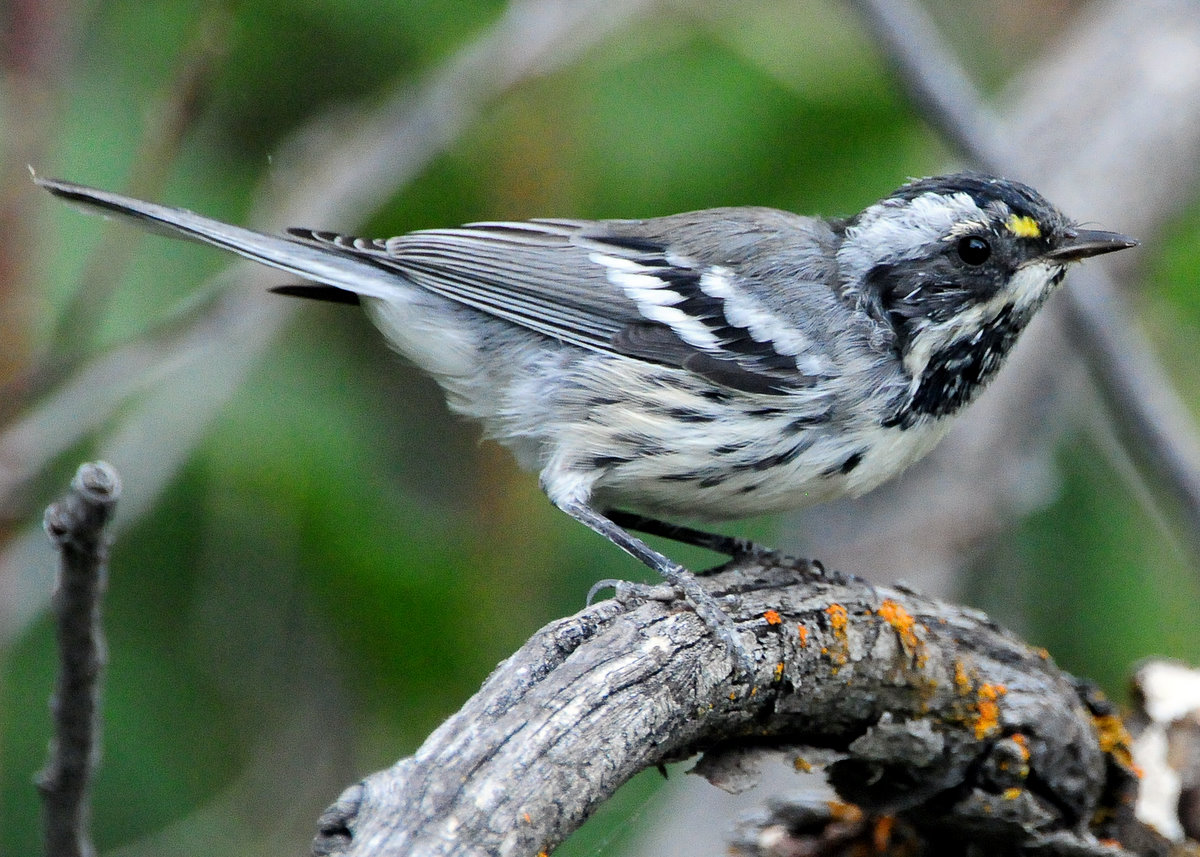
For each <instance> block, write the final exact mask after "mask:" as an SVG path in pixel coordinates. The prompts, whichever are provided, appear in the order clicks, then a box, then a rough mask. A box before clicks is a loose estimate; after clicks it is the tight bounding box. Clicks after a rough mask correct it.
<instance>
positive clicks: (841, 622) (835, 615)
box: [825, 604, 850, 636]
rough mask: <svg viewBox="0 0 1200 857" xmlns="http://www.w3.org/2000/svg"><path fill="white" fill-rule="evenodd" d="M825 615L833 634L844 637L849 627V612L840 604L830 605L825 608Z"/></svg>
mask: <svg viewBox="0 0 1200 857" xmlns="http://www.w3.org/2000/svg"><path fill="white" fill-rule="evenodd" d="M825 614H826V615H827V616H828V617H829V627H830V628H832V629H833V633H834V634H835V635H836V634H841V635H843V636H844V635H845V633H846V628H847V627H848V626H849V625H850V611H848V610H847V609H846V608H845V607H843V606H842V605H841V604H830V605H829V606H828V607H826V608H825Z"/></svg>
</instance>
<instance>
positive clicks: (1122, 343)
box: [851, 0, 1200, 555]
mask: <svg viewBox="0 0 1200 857" xmlns="http://www.w3.org/2000/svg"><path fill="white" fill-rule="evenodd" d="M851 5H853V6H854V7H855V8H856V9H858V10H859V12H860V13H861V14H862V16H863V18H864V20H865V21H866V22H867V23H868V25H869V26H870V28H871V30H872V32H873V34H874V37H875V40H876V42H877V43H878V44H879V46H880V47H881V48H882V49H883V50H884V52H885V53H886V55H887V56H888V59H889V60H890V65H891V67H892V68H893V70H894V71H895V72H896V74H897V77H898V78H899V80H900V81H901V83H902V84H903V86H904V87H905V89H906V90H907V91H908V93H909V95H910V97H911V98H912V100H913V101H914V102H915V103H916V105H917V106H918V107H919V108H920V109H921V111H922V115H923V116H924V117H925V118H926V120H927V121H929V122H930V123H931V124H933V125H934V126H935V128H937V130H938V131H939V132H940V133H941V135H942V136H943V137H944V138H945V139H946V140H947V141H948V142H950V143H951V144H952V145H953V146H955V147H956V148H957V149H958V150H959V151H960V152H962V153H963V154H964V155H965V156H966V157H968V158H969V159H970V160H972V161H974V162H975V163H976V164H978V165H980V166H981V167H983V168H985V169H988V170H991V171H993V172H997V173H1000V174H1008V175H1025V174H1028V172H1029V171H1030V170H1031V169H1032V170H1033V171H1034V172H1037V167H1038V166H1039V165H1038V164H1037V163H1036V162H1035V163H1033V164H1030V163H1027V162H1025V161H1024V160H1023V159H1022V158H1021V157H1020V156H1019V155H1018V152H1017V150H1016V149H1014V148H1013V147H1012V146H1010V145H1008V144H1007V143H1008V141H1010V140H1012V139H1013V135H1012V133H1011V130H1010V129H1006V128H1004V127H1003V125H1002V124H1001V123H1000V121H999V120H998V119H997V117H996V116H995V115H994V114H993V113H992V112H991V111H990V110H988V108H987V107H985V106H984V102H983V99H982V98H981V97H980V95H979V93H978V92H977V91H976V90H975V89H974V87H973V86H972V84H971V83H970V81H969V79H968V77H967V75H966V73H965V72H964V71H963V70H962V68H961V67H960V66H959V65H958V63H957V61H956V60H955V59H954V58H953V57H952V56H951V55H950V53H949V52H948V51H947V50H946V49H945V41H944V40H943V39H941V38H940V36H939V35H938V34H937V31H936V27H935V25H934V24H933V22H932V21H931V20H930V19H929V17H928V16H927V15H926V14H925V12H924V10H923V9H922V8H921V7H920V5H919V4H917V3H915V2H911V0H851ZM1140 17H1142V18H1143V19H1144V18H1145V11H1144V10H1142V13H1141V15H1140ZM1172 85H1173V86H1177V82H1173V84H1172ZM1141 98H1142V99H1143V100H1152V99H1151V98H1149V97H1148V96H1147V95H1145V94H1143V95H1142V96H1141ZM1063 154H1064V155H1065V154H1067V153H1063ZM1032 178H1033V179H1034V180H1035V181H1036V183H1037V184H1038V185H1039V186H1040V187H1045V188H1047V192H1049V193H1051V194H1052V195H1053V196H1054V198H1055V199H1061V198H1062V197H1063V196H1064V195H1065V191H1064V194H1062V195H1060V194H1058V193H1056V192H1055V191H1054V188H1055V185H1056V184H1057V182H1056V181H1055V178H1056V177H1055V176H1054V175H1053V174H1048V175H1042V176H1039V175H1035V176H1032ZM1072 280H1073V281H1074V283H1075V286H1074V287H1073V288H1070V289H1068V290H1067V291H1066V298H1067V300H1066V307H1067V310H1068V314H1067V316H1068V321H1069V323H1070V326H1071V329H1072V332H1073V333H1074V337H1073V339H1074V341H1075V343H1076V344H1077V345H1078V346H1079V348H1080V351H1081V352H1082V354H1083V356H1084V357H1085V358H1086V360H1087V363H1088V366H1089V368H1090V369H1091V371H1092V374H1093V376H1094V378H1095V379H1096V380H1097V382H1098V383H1099V386H1100V388H1101V390H1102V392H1103V393H1104V395H1105V397H1106V398H1107V399H1108V400H1109V402H1110V403H1111V405H1112V407H1111V414H1112V416H1113V418H1114V420H1115V422H1116V425H1117V427H1118V431H1119V433H1120V435H1121V436H1122V438H1123V440H1124V442H1125V445H1126V446H1127V448H1128V449H1129V451H1130V453H1131V454H1132V456H1133V458H1134V460H1136V461H1138V462H1139V463H1140V464H1141V466H1142V467H1144V468H1145V469H1147V470H1148V471H1150V472H1151V473H1153V474H1154V475H1155V476H1156V477H1157V478H1156V480H1155V481H1156V482H1157V483H1158V484H1161V485H1163V486H1164V488H1165V491H1166V493H1167V494H1168V495H1170V497H1171V499H1172V500H1173V501H1174V502H1175V503H1176V504H1177V505H1178V506H1179V508H1180V509H1181V510H1182V512H1183V514H1184V516H1185V520H1186V525H1187V526H1186V531H1185V536H1186V540H1187V542H1188V543H1189V544H1190V545H1191V547H1192V550H1193V551H1194V552H1195V554H1196V555H1200V431H1197V428H1196V426H1195V423H1194V421H1193V420H1192V418H1191V416H1190V414H1189V411H1188V409H1187V407H1186V406H1185V405H1184V403H1183V401H1182V400H1181V399H1180V397H1179V396H1178V394H1177V393H1176V392H1175V390H1174V386H1173V384H1172V383H1171V380H1170V378H1169V377H1168V376H1167V374H1166V372H1164V371H1163V369H1162V367H1161V366H1160V365H1159V363H1158V360H1157V359H1156V357H1155V355H1154V349H1153V347H1152V346H1151V344H1150V342H1149V340H1148V339H1147V338H1146V337H1145V336H1144V335H1143V334H1142V333H1141V331H1140V329H1139V328H1138V327H1137V325H1136V323H1135V322H1134V321H1133V319H1134V318H1135V315H1136V314H1135V313H1134V312H1133V310H1132V308H1131V307H1130V306H1129V305H1128V303H1127V302H1126V301H1125V300H1124V298H1123V297H1122V295H1121V293H1120V292H1119V291H1118V290H1117V288H1116V287H1115V285H1114V283H1113V281H1112V279H1111V277H1109V276H1108V275H1107V273H1106V270H1105V269H1104V268H1103V267H1102V266H1090V267H1088V268H1083V269H1080V270H1078V271H1076V272H1074V273H1073V274H1072Z"/></svg>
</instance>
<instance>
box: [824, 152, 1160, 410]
mask: <svg viewBox="0 0 1200 857" xmlns="http://www.w3.org/2000/svg"><path fill="white" fill-rule="evenodd" d="M1136 244H1137V242H1136V241H1134V240H1133V239H1131V238H1128V237H1127V236H1125V235H1121V234H1119V233H1116V232H1101V231H1097V230H1090V229H1081V228H1079V227H1078V226H1077V225H1076V224H1075V223H1073V222H1072V221H1071V220H1069V219H1068V218H1067V217H1066V216H1065V215H1063V214H1062V212H1060V211H1059V210H1058V209H1057V208H1055V207H1054V206H1053V205H1051V204H1050V203H1049V202H1048V201H1047V200H1046V199H1045V198H1044V197H1043V196H1042V195H1041V194H1039V193H1038V192H1037V191H1035V190H1034V189H1033V188H1031V187H1028V186H1027V185H1024V184H1021V183H1020V182H1015V181H1010V180H1007V179H1000V178H995V177H992V176H987V175H983V174H979V173H956V174H953V175H946V176H936V177H933V178H926V179H921V180H919V181H914V182H911V183H909V184H907V185H905V186H903V187H901V188H900V189H899V190H897V191H896V192H895V193H893V194H892V195H891V196H888V197H886V198H885V199H882V200H880V201H879V202H877V203H875V204H874V205H872V206H870V207H868V208H867V209H866V210H864V211H863V212H862V213H861V214H859V215H858V216H856V217H854V218H852V219H851V220H850V221H848V222H847V224H846V230H845V238H844V240H843V242H842V245H841V247H840V249H839V251H838V265H839V269H840V276H841V282H842V288H843V291H844V293H845V294H846V296H847V297H848V298H850V299H852V300H854V301H856V302H857V303H858V304H859V305H860V306H862V307H864V308H865V309H866V310H867V311H868V312H870V313H871V314H872V315H873V316H875V317H876V318H877V319H878V320H879V321H881V322H883V323H884V324H886V325H888V326H889V327H890V328H891V329H892V330H893V331H894V334H895V340H894V341H895V344H896V348H897V349H898V351H899V354H900V357H901V359H902V361H903V363H904V368H905V370H906V372H907V374H908V375H909V376H910V377H911V378H912V379H913V383H912V391H911V392H912V396H913V402H912V404H913V405H914V406H915V407H917V408H918V409H923V412H924V413H929V414H931V415H933V416H941V415H942V414H944V413H951V412H953V411H954V410H957V409H958V408H959V407H961V406H962V405H963V404H965V403H966V402H967V401H969V399H970V397H971V395H972V394H973V392H974V391H975V390H976V389H977V388H978V387H979V386H981V385H982V383H984V382H986V381H987V380H988V378H990V377H991V375H992V373H993V372H994V371H995V370H996V369H997V368H998V367H999V365H1000V363H1001V362H1002V360H1003V358H1004V356H1005V355H1006V354H1007V353H1008V350H1009V348H1010V347H1011V346H1012V344H1013V342H1015V340H1016V337H1017V335H1018V334H1019V333H1020V332H1021V330H1022V329H1024V327H1025V325H1026V324H1027V323H1028V321H1029V319H1030V318H1031V317H1032V316H1033V314H1034V312H1035V311H1036V310H1037V309H1038V307H1040V306H1041V305H1042V303H1043V302H1044V301H1045V300H1046V298H1047V297H1049V295H1050V294H1051V293H1052V292H1053V291H1054V289H1055V288H1056V287H1057V286H1058V284H1059V283H1060V282H1061V281H1062V278H1063V274H1064V273H1065V271H1066V268H1067V266H1068V265H1069V264H1070V263H1072V262H1076V261H1078V260H1080V259H1085V258H1087V257H1089V256H1097V255H1100V254H1101V253H1110V252H1113V251H1115V250H1122V249H1125V248H1127V247H1133V246H1134V245H1136Z"/></svg>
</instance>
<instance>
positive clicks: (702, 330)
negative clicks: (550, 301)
mask: <svg viewBox="0 0 1200 857" xmlns="http://www.w3.org/2000/svg"><path fill="white" fill-rule="evenodd" d="M589 258H590V259H591V260H592V261H593V262H595V263H596V264H597V265H603V266H604V267H605V268H606V269H607V275H608V281H609V282H610V283H612V284H613V285H614V286H619V287H620V288H621V289H622V290H623V291H624V292H625V295H626V296H627V297H628V298H629V299H630V300H631V301H633V302H634V303H635V304H637V308H638V312H640V313H641V314H642V317H643V318H645V319H647V320H649V321H657V322H659V323H661V324H665V325H667V327H669V328H671V330H673V331H675V335H676V336H678V337H679V338H680V339H682V340H683V341H684V342H686V343H687V344H688V345H691V346H693V347H695V348H700V349H702V350H704V351H716V350H718V349H719V348H720V347H721V342H720V340H718V339H717V337H716V336H714V335H713V332H712V331H711V330H709V329H708V328H707V327H705V325H704V322H702V321H699V320H698V319H695V318H693V317H692V316H690V315H688V314H687V313H686V312H684V311H683V310H681V309H678V308H677V307H676V306H675V304H677V303H680V302H681V301H682V300H683V295H681V294H679V293H678V292H676V291H674V290H672V289H671V288H670V286H669V285H668V284H667V283H666V282H665V281H664V280H660V279H659V278H658V277H656V276H654V274H652V273H647V272H648V271H652V270H653V269H652V268H649V267H647V266H646V265H642V264H640V263H638V262H636V261H634V260H633V259H623V258H621V257H619V256H608V255H605V254H603V253H592V254H591V256H590V257H589Z"/></svg>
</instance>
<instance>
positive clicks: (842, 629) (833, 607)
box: [821, 604, 850, 675]
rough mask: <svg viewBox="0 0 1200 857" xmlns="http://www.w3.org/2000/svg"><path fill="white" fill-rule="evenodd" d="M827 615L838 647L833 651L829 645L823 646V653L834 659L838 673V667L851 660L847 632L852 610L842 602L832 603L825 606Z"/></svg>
mask: <svg viewBox="0 0 1200 857" xmlns="http://www.w3.org/2000/svg"><path fill="white" fill-rule="evenodd" d="M825 615H827V616H828V617H829V629H830V630H831V631H832V632H833V642H835V643H837V648H836V649H833V650H832V651H831V650H830V648H829V647H825V648H822V649H821V654H823V655H828V656H829V658H830V659H831V660H832V661H833V663H834V674H835V675H836V673H837V668H838V667H839V666H841V665H843V664H845V663H846V661H848V660H850V641H849V637H848V636H847V634H846V629H847V628H848V627H849V626H850V611H848V610H847V609H846V608H845V607H843V606H842V605H841V604H830V605H829V606H828V607H826V608H825Z"/></svg>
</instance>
